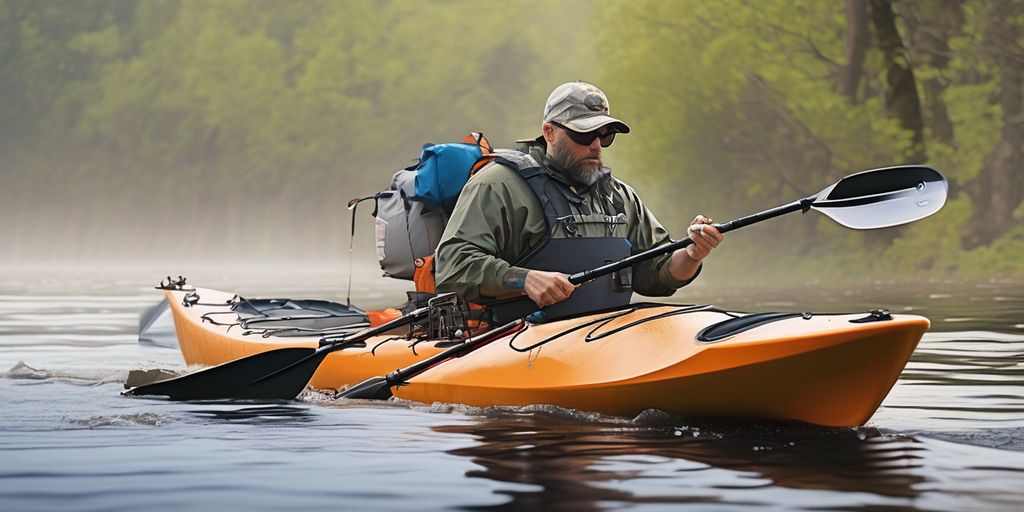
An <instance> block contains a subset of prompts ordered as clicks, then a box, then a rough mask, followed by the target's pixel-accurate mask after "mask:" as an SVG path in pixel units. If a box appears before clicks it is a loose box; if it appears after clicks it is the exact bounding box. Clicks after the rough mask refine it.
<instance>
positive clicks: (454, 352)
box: [387, 318, 525, 384]
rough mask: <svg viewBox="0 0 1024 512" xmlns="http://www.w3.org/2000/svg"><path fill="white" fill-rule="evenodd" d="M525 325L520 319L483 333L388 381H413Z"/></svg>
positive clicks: (393, 375) (409, 367)
mask: <svg viewBox="0 0 1024 512" xmlns="http://www.w3.org/2000/svg"><path fill="white" fill-rule="evenodd" d="M524 323H525V321H524V320H523V319H522V318H520V319H518V320H513V321H511V322H509V323H507V324H505V325H503V326H501V327H498V328H495V329H491V330H490V331H487V332H485V333H483V334H482V335H481V336H479V337H477V338H476V339H470V340H468V341H466V342H465V343H461V344H459V345H456V346H454V347H452V348H450V349H448V350H445V351H444V352H441V353H440V354H436V355H434V356H432V357H428V358H427V359H424V360H422V361H420V362H418V363H415V364H412V365H409V366H407V367H405V368H402V369H401V370H395V371H393V372H391V373H390V374H388V377H387V378H388V381H389V382H394V383H395V384H398V383H400V382H405V381H406V380H408V379H411V378H412V377H415V376H417V375H419V374H421V373H423V372H425V371H427V370H429V369H430V368H433V367H434V366H436V365H438V364H440V363H442V362H444V361H447V360H449V359H452V358H456V357H462V356H463V355H465V354H468V353H470V352H472V351H474V350H476V349H478V348H480V347H482V346H484V345H486V344H488V343H490V342H492V341H494V340H496V339H499V338H503V337H505V336H508V335H509V334H512V333H514V332H516V331H518V330H519V329H520V328H521V326H522V325H523V324H524Z"/></svg>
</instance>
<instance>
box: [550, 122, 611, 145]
mask: <svg viewBox="0 0 1024 512" xmlns="http://www.w3.org/2000/svg"><path fill="white" fill-rule="evenodd" d="M551 124H553V125H555V126H557V127H559V128H561V129H563V130H565V134H566V135H568V136H569V138H570V139H572V141H573V142H575V143H576V144H579V145H580V146H589V145H590V144H591V143H593V142H594V139H596V138H598V137H600V138H601V147H602V148H606V147H608V146H611V145H612V142H613V141H615V134H616V133H618V132H616V131H615V129H614V128H609V129H608V131H607V132H605V134H604V135H601V133H600V130H594V131H592V132H578V131H576V130H573V129H571V128H567V127H566V126H565V125H563V124H561V123H556V122H554V121H552V122H551Z"/></svg>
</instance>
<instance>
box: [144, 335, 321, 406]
mask: <svg viewBox="0 0 1024 512" xmlns="http://www.w3.org/2000/svg"><path fill="white" fill-rule="evenodd" d="M327 354H328V351H318V350H316V349H312V348H301V347H294V348H282V349H278V350H269V351H267V352H261V353H259V354H254V355H251V356H248V357H243V358H241V359H236V360H234V361H229V362H227V363H224V364H221V365H218V366H214V367H212V368H206V369H203V370H200V371H198V372H195V373H190V374H188V375H182V376H181V377H177V378H174V379H168V380H164V381H160V382H154V383H152V384H147V385H144V386H139V387H137V388H132V389H129V390H128V391H125V392H124V394H125V395H130V396H166V397H170V398H171V399H172V400H215V399H221V398H238V399H250V400H260V399H281V400H291V399H293V398H295V397H296V396H298V395H299V393H301V392H302V390H303V389H304V388H305V387H306V384H308V383H309V379H310V378H311V377H312V376H313V373H314V372H316V369H317V367H318V366H320V361H322V360H323V358H324V357H327Z"/></svg>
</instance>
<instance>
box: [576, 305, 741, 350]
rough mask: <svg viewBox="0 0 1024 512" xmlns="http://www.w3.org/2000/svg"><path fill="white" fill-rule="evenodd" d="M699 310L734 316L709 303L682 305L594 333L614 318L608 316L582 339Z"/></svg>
mask: <svg viewBox="0 0 1024 512" xmlns="http://www.w3.org/2000/svg"><path fill="white" fill-rule="evenodd" d="M647 307H655V305H651V306H647ZM639 309H641V308H637V310H639ZM700 311H710V312H714V313H724V314H726V315H729V316H732V317H735V316H736V315H733V314H731V313H728V312H725V311H722V310H720V309H718V308H716V307H714V306H712V305H711V304H704V305H694V306H685V307H682V308H681V309H677V310H674V311H666V312H664V313H658V314H657V315H654V316H649V317H647V318H641V319H639V320H634V321H633V322H630V323H628V324H626V325H623V326H621V327H616V328H615V329H612V330H610V331H608V332H603V333H601V334H598V335H595V334H594V333H595V332H597V330H598V329H600V328H602V327H604V326H605V325H608V324H609V323H611V321H612V320H614V318H610V319H608V320H607V321H605V322H604V323H602V324H600V325H598V326H597V327H594V328H593V329H591V330H590V332H588V333H587V335H586V336H585V337H584V338H583V341H585V342H586V343H590V342H591V341H597V340H600V339H603V338H606V337H608V336H611V335H613V334H616V333H619V332H622V331H625V330H626V329H631V328H633V327H636V326H638V325H641V324H645V323H647V322H653V321H655V320H660V319H662V318H668V317H672V316H676V315H685V314H687V313H697V312H700Z"/></svg>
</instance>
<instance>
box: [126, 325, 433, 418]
mask: <svg viewBox="0 0 1024 512" xmlns="http://www.w3.org/2000/svg"><path fill="white" fill-rule="evenodd" d="M427 311H428V310H427V308H420V309H417V310H415V311H412V312H411V313H409V314H407V315H405V316H403V317H400V318H396V319H394V320H392V321H390V322H388V323H386V324H383V325H380V326H378V327H375V328H373V329H368V330H365V331H362V332H360V333H357V334H354V335H352V336H349V337H346V338H341V339H339V340H337V341H334V340H332V339H330V338H326V340H329V341H330V342H329V343H327V344H324V345H323V346H321V347H320V348H316V349H313V348H302V347H291V348H282V349H277V350H268V351H266V352H261V353H259V354H254V355H251V356H248V357H243V358H241V359H235V360H234V361H228V362H227V363H224V364H221V365H218V366H214V367H211V368H206V369H204V370H200V371H198V372H194V373H190V374H188V375H182V376H181V377H176V378H173V379H168V380H164V381H159V382H154V383H152V384H147V385H144V386H139V387H136V388H132V389H129V390H128V391H125V392H124V394H125V395H131V396H148V395H157V396H167V397H170V398H171V399H172V400H212V399H217V398H239V399H282V400H291V399H293V398H295V397H296V396H298V395H299V393H301V392H302V390H303V389H304V388H305V387H306V384H308V383H309V379H311V378H312V377H313V374H314V373H316V369H317V368H319V367H320V363H321V362H323V360H324V358H325V357H327V354H330V353H331V352H334V351H337V350H342V349H344V348H346V347H351V346H353V345H355V344H358V343H360V342H362V341H363V340H366V339H368V338H371V337H373V336H377V335H379V334H383V333H385V332H388V331H390V330H392V329H395V328H397V327H401V326H403V325H408V324H411V323H412V322H415V321H417V320H421V319H423V318H426V316H427Z"/></svg>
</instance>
